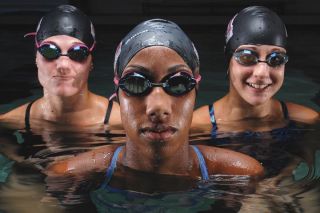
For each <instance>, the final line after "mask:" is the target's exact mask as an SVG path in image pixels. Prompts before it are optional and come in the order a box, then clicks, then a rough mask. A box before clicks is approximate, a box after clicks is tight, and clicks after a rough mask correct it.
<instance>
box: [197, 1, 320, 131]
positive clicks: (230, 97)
mask: <svg viewBox="0 0 320 213" xmlns="http://www.w3.org/2000/svg"><path fill="white" fill-rule="evenodd" d="M287 37H288V35H287V30H286V27H285V25H284V23H283V22H282V20H281V19H280V18H279V16H278V15H277V14H276V13H274V12H273V11H271V10H269V9H268V8H266V7H262V6H251V7H247V8H245V9H243V10H242V11H240V12H239V13H238V14H236V15H235V16H234V17H233V18H232V20H231V21H230V22H229V24H228V28H227V32H226V45H225V57H226V59H227V63H228V72H227V74H228V78H229V92H228V93H227V95H225V96H224V97H222V98H221V99H219V100H218V101H215V102H214V103H213V104H210V105H209V106H202V107H200V108H199V109H197V110H196V111H195V112H194V118H193V123H192V127H193V129H194V130H195V131H198V130H200V131H202V130H204V131H208V130H209V131H210V130H212V133H213V134H212V135H216V131H217V130H219V131H247V130H251V131H266V130H270V129H274V128H279V127H282V126H283V125H284V122H287V121H288V120H289V119H290V120H296V121H301V122H306V123H310V122H315V121H317V120H319V114H318V112H316V111H314V110H312V109H310V108H308V107H305V106H301V105H298V104H294V103H289V102H287V103H285V102H282V101H279V100H277V99H275V98H273V96H274V95H275V94H276V93H277V92H278V90H279V89H280V88H281V86H282V84H283V80H284V74H285V64H286V63H287V62H288V54H287V50H286V48H287ZM234 121H238V122H239V123H237V124H236V125H235V124H234V123H232V122H234ZM262 121H263V122H266V123H267V125H262V124H263V122H262ZM266 123H264V124H266ZM279 125H280V126H279Z"/></svg>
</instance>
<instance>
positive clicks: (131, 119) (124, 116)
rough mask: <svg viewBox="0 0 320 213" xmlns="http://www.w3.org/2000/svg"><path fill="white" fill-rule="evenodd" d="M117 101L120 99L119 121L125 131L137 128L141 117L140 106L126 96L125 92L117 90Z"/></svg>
mask: <svg viewBox="0 0 320 213" xmlns="http://www.w3.org/2000/svg"><path fill="white" fill-rule="evenodd" d="M118 95H119V101H120V112H121V121H122V123H123V126H124V128H125V130H126V131H128V130H129V129H131V128H133V129H138V124H139V122H140V120H141V119H142V118H143V114H142V113H141V112H142V111H141V110H138V109H139V108H140V109H142V106H140V105H139V103H137V102H135V101H133V99H132V98H130V100H129V98H126V97H125V96H126V95H125V94H123V93H122V91H119V93H118Z"/></svg>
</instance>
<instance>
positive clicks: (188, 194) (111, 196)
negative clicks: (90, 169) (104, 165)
mask: <svg viewBox="0 0 320 213" xmlns="http://www.w3.org/2000/svg"><path fill="white" fill-rule="evenodd" d="M191 147H192V148H193V150H194V151H195V153H196V155H197V158H198V160H199V166H200V171H201V176H202V180H209V174H208V171H207V166H206V163H205V160H204V157H203V155H202V154H201V152H200V150H199V149H198V148H197V147H196V146H191ZM122 149H123V146H120V147H118V148H117V149H116V150H115V152H114V154H113V157H112V159H111V163H110V166H109V167H108V169H107V171H106V178H105V181H104V183H103V184H102V186H101V187H100V188H99V189H97V190H95V191H92V192H91V193H90V197H91V201H92V202H93V204H94V205H95V206H96V208H97V211H98V212H108V211H110V212H127V211H128V212H167V211H168V212H171V211H172V212H175V211H173V210H176V209H180V210H183V212H198V211H201V210H206V209H210V207H211V205H212V204H213V203H214V200H213V199H210V198H206V195H207V194H208V192H207V191H208V190H204V189H202V188H201V187H199V189H192V190H188V191H181V192H164V193H156V194H146V193H141V192H135V191H130V190H122V189H116V188H113V187H111V186H109V185H108V184H109V182H110V180H111V178H112V176H113V173H114V171H115V169H116V163H117V160H118V156H119V153H120V152H121V150H122Z"/></svg>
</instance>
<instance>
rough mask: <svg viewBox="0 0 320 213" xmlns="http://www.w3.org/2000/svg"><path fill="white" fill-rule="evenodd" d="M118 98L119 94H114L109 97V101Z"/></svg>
mask: <svg viewBox="0 0 320 213" xmlns="http://www.w3.org/2000/svg"><path fill="white" fill-rule="evenodd" d="M116 97H117V93H113V94H112V95H111V96H110V97H109V101H111V100H113V99H114V98H116Z"/></svg>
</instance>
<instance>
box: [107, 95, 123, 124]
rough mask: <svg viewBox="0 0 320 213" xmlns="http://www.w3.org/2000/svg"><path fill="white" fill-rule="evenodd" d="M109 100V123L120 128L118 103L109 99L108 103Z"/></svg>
mask: <svg viewBox="0 0 320 213" xmlns="http://www.w3.org/2000/svg"><path fill="white" fill-rule="evenodd" d="M111 102H112V109H111V113H110V119H109V125H110V126H113V127H118V128H121V129H122V121H121V116H120V105H119V103H118V102H116V101H109V104H110V103H111Z"/></svg>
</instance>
